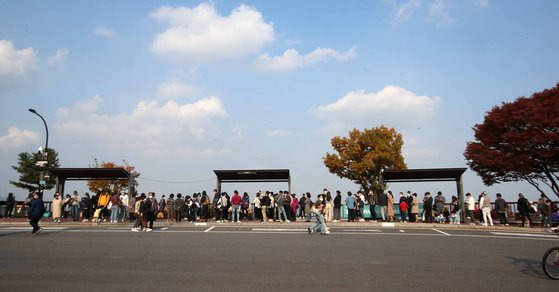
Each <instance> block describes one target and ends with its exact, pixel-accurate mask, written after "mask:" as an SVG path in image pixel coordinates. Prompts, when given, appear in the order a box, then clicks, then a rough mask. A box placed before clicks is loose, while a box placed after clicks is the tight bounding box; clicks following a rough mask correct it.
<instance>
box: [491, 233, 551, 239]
mask: <svg viewBox="0 0 559 292" xmlns="http://www.w3.org/2000/svg"><path fill="white" fill-rule="evenodd" d="M491 234H495V235H506V236H523V237H543V238H559V237H558V236H557V235H543V234H529V233H506V232H491Z"/></svg>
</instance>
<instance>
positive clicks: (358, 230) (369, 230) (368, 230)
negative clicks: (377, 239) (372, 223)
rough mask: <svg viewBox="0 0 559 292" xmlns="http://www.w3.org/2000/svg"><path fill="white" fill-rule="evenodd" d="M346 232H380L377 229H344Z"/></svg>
mask: <svg viewBox="0 0 559 292" xmlns="http://www.w3.org/2000/svg"><path fill="white" fill-rule="evenodd" d="M344 231H346V232H362V231H366V232H381V231H380V230H379V229H344Z"/></svg>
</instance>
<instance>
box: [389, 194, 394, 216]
mask: <svg viewBox="0 0 559 292" xmlns="http://www.w3.org/2000/svg"><path fill="white" fill-rule="evenodd" d="M387 207H388V208H387V214H388V221H389V222H394V196H393V195H392V192H391V191H388V204H387Z"/></svg>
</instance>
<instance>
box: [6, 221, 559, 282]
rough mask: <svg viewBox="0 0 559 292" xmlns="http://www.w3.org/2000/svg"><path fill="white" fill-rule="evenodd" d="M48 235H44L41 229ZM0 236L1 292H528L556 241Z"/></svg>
mask: <svg viewBox="0 0 559 292" xmlns="http://www.w3.org/2000/svg"><path fill="white" fill-rule="evenodd" d="M49 228H50V229H49ZM331 232H332V233H331V234H330V235H328V236H321V235H318V234H312V235H308V234H307V233H306V231H305V230H304V228H301V227H300V226H299V227H283V226H281V227H278V226H273V227H267V226H262V227H242V226H240V227H209V228H207V227H171V228H167V229H165V230H162V229H156V230H155V231H154V232H149V233H148V232H139V233H136V232H131V231H130V230H129V229H128V228H124V227H110V226H109V227H97V228H91V227H58V228H57V227H46V228H45V230H44V231H43V232H42V233H41V234H40V235H38V236H33V235H30V234H29V231H28V230H26V228H22V227H4V228H0V245H1V246H0V250H1V252H0V255H1V259H0V260H1V264H0V275H1V281H0V287H1V290H2V291H29V290H31V291H37V290H41V291H54V290H56V291H68V290H73V291H99V289H102V290H101V291H103V290H109V289H110V290H113V291H131V290H134V291H147V290H151V291H166V290H170V291H200V290H201V291H264V290H266V291H340V290H342V289H343V290H348V289H352V290H362V289H364V290H365V291H372V290H380V291H410V290H423V291H425V290H430V291H472V290H480V289H481V290H484V291H503V290H507V291H521V290H523V291H526V290H530V289H534V288H537V289H538V290H543V291H546V290H551V289H556V288H557V285H558V284H559V282H556V281H552V280H549V279H548V278H546V277H545V275H544V274H543V271H542V270H541V267H540V261H541V257H542V255H543V253H544V252H545V251H546V250H547V249H548V248H549V247H552V246H556V245H558V244H559V241H558V240H557V237H554V236H552V235H545V234H525V235H519V234H514V233H510V234H509V233H502V232H490V231H464V230H444V231H443V230H438V229H409V230H408V229H394V228H355V227H340V228H332V229H331Z"/></svg>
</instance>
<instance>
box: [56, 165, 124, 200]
mask: <svg viewBox="0 0 559 292" xmlns="http://www.w3.org/2000/svg"><path fill="white" fill-rule="evenodd" d="M48 171H49V173H50V174H52V175H54V176H55V178H56V191H57V192H59V193H60V194H61V195H64V185H65V183H66V181H72V180H75V181H79V180H109V181H115V180H124V181H128V193H129V194H133V193H134V176H133V175H132V174H130V173H128V171H126V170H125V169H124V168H51V169H49V170H48Z"/></svg>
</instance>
